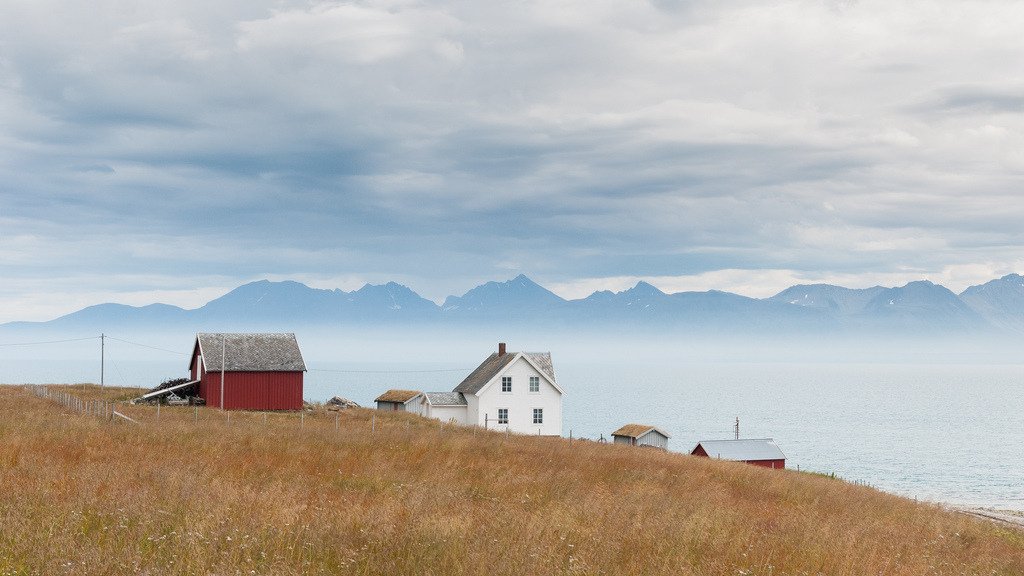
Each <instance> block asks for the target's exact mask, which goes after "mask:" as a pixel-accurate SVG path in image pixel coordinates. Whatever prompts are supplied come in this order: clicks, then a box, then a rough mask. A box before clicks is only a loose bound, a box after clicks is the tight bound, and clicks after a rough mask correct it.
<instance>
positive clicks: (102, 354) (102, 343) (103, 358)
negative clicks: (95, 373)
mask: <svg viewBox="0 0 1024 576" xmlns="http://www.w3.org/2000/svg"><path fill="white" fill-rule="evenodd" d="M106 347H107V335H106V334H103V333H102V332H101V333H100V388H103V385H104V383H103V380H104V376H105V374H104V373H105V371H106V366H105V365H106Z"/></svg>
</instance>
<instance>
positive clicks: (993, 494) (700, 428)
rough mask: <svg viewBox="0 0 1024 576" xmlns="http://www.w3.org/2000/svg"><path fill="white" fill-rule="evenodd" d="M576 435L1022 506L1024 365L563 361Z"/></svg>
mask: <svg viewBox="0 0 1024 576" xmlns="http://www.w3.org/2000/svg"><path fill="white" fill-rule="evenodd" d="M309 365H310V372H309V373H308V375H307V379H306V389H305V394H306V397H307V399H309V400H315V401H322V400H325V399H327V398H330V397H331V396H334V395H339V396H344V397H347V398H350V399H352V400H355V401H356V402H359V403H360V404H362V405H364V406H369V405H371V404H372V400H373V398H374V397H376V396H377V395H378V394H379V393H380V392H382V391H383V390H385V389H388V388H411V389H418V390H428V391H434V390H437V391H441V390H450V389H451V388H452V387H454V386H455V385H456V384H457V383H458V382H459V381H460V380H461V379H462V378H463V377H464V376H465V375H466V374H467V373H468V372H469V371H470V370H471V369H472V368H473V367H474V366H460V365H453V364H356V363H318V362H313V361H310V362H309ZM556 369H557V371H558V379H559V384H560V385H561V386H562V387H563V388H565V389H566V392H567V395H566V396H565V398H564V407H563V410H564V414H563V421H564V430H563V432H564V434H565V435H566V436H568V435H569V433H570V430H571V431H572V434H573V435H574V436H575V437H587V438H593V439H596V438H598V437H599V436H601V435H602V434H603V435H604V436H605V438H607V437H608V435H609V433H610V432H611V431H612V430H614V429H616V428H618V427H619V426H620V425H622V424H625V423H629V422H638V423H645V424H652V425H656V426H659V427H660V428H662V429H664V430H666V431H668V432H669V433H670V434H671V435H672V439H671V440H670V442H669V447H670V449H671V450H674V451H679V452H685V451H688V450H690V449H691V448H692V447H693V446H694V445H695V444H696V443H697V441H698V440H704V439H721V438H731V437H732V435H733V429H732V427H733V424H734V423H735V420H736V418H737V417H738V418H739V420H740V434H741V436H743V437H748V438H764V437H771V438H774V439H775V441H776V443H777V444H778V445H779V446H780V447H781V448H782V450H783V452H785V454H786V456H787V462H786V464H787V466H788V467H791V468H796V467H797V466H799V467H800V468H801V469H804V470H814V471H819V472H825V473H835V474H836V475H837V476H841V477H842V478H845V479H847V480H851V481H861V482H866V483H868V484H871V485H873V486H876V487H877V488H879V489H881V490H886V491H889V492H893V493H896V494H901V495H904V496H908V497H916V498H918V499H922V500H931V501H941V502H949V503H956V504H964V505H974V506H993V507H1000V508H1009V509H1016V510H1024V366H1021V365H981V366H979V365H907V364H725V363H723V364H702V365H694V364H684V363H679V364H672V363H665V364H657V365H656V364H650V363H638V364H632V365H625V364H592V363H572V362H560V363H556ZM183 375H185V374H184V367H183V366H182V362H181V361H180V360H176V361H174V362H161V361H152V362H113V363H111V364H109V365H107V367H106V381H107V382H108V383H111V384H116V385H143V386H151V385H153V384H154V383H156V382H159V381H160V380H163V379H166V378H170V377H178V376H183ZM98 380H99V366H98V363H97V362H92V361H89V362H87V361H80V362H70V361H69V362H53V361H50V362H38V363H12V362H4V365H3V366H2V368H0V381H2V382H6V383H13V382H62V383H65V382H81V381H93V382H95V381H98Z"/></svg>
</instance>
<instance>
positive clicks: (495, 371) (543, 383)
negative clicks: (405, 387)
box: [421, 343, 564, 436]
mask: <svg viewBox="0 0 1024 576" xmlns="http://www.w3.org/2000/svg"><path fill="white" fill-rule="evenodd" d="M562 394H564V391H563V390H562V388H561V387H559V386H558V383H557V382H556V381H555V369H554V365H553V364H552V363H551V353H550V352H507V351H506V350H505V344H504V343H500V344H498V351H497V352H496V353H493V354H491V355H490V356H488V357H487V359H486V360H484V361H483V362H482V363H481V364H480V365H479V366H477V368H476V370H473V372H471V373H470V374H469V376H466V379H465V380H463V381H462V382H461V383H460V384H459V385H458V386H456V387H455V389H454V390H452V391H451V392H426V393H424V394H423V399H422V401H421V402H422V403H423V409H422V411H421V414H423V415H424V416H427V417H429V418H438V419H440V420H444V421H454V422H457V423H459V424H468V425H471V426H483V427H486V428H489V429H492V430H509V431H511V432H518V433H521V434H540V435H542V436H561V434H562Z"/></svg>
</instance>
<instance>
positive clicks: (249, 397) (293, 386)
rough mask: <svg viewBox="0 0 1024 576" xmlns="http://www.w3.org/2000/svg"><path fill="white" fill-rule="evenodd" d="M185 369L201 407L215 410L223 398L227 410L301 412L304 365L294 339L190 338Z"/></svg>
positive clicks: (266, 336) (281, 336) (277, 336)
mask: <svg viewBox="0 0 1024 576" xmlns="http://www.w3.org/2000/svg"><path fill="white" fill-rule="evenodd" d="M222 366H223V368H222ZM189 370H190V371H191V375H192V380H198V381H199V396H201V397H202V398H203V400H205V401H206V405H207V406H213V407H215V408H220V406H221V398H222V397H223V398H224V408H225V409H227V410H301V409H302V375H303V372H305V371H306V364H305V363H304V362H303V361H302V353H301V352H300V351H299V344H298V342H297V341H296V340H295V334H196V343H195V346H193V347H192V359H191V361H190V362H189ZM222 373H223V375H224V386H223V389H222V388H221V374H222Z"/></svg>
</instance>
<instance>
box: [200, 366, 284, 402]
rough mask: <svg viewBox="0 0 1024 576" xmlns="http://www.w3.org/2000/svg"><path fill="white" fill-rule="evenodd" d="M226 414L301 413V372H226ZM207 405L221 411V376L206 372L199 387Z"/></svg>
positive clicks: (217, 373)
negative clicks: (236, 411)
mask: <svg viewBox="0 0 1024 576" xmlns="http://www.w3.org/2000/svg"><path fill="white" fill-rule="evenodd" d="M224 380H225V386H224V408H225V409H226V410H301V409H302V372H226V373H225V374H224ZM199 395H200V396H201V397H202V398H203V400H206V405H207V406H211V407H213V408H220V372H206V373H205V374H203V379H202V381H201V382H200V383H199Z"/></svg>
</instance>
